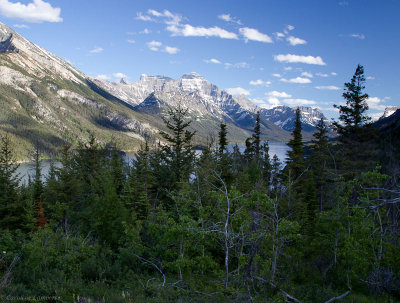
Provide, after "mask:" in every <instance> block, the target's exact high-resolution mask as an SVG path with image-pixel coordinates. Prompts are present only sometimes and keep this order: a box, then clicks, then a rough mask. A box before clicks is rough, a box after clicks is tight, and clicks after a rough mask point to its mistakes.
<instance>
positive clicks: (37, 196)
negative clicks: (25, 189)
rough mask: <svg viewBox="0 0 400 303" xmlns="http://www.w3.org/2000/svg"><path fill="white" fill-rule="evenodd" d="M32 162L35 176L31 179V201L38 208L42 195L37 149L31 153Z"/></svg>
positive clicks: (38, 152)
mask: <svg viewBox="0 0 400 303" xmlns="http://www.w3.org/2000/svg"><path fill="white" fill-rule="evenodd" d="M33 161H34V164H35V175H34V177H33V189H32V200H33V203H34V204H35V205H36V206H37V207H39V202H40V201H41V196H42V194H43V182H42V170H41V167H40V166H41V163H40V162H41V161H40V151H39V149H38V148H36V149H35V151H34V152H33Z"/></svg>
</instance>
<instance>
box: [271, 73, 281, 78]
mask: <svg viewBox="0 0 400 303" xmlns="http://www.w3.org/2000/svg"><path fill="white" fill-rule="evenodd" d="M272 76H274V77H276V78H280V77H282V75H281V74H272Z"/></svg>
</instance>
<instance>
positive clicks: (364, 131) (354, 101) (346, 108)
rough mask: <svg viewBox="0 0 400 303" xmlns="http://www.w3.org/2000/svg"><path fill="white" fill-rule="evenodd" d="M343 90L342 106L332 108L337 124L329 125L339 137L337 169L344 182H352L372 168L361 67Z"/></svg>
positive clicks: (372, 140) (371, 130) (373, 135)
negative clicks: (336, 114) (337, 112)
mask: <svg viewBox="0 0 400 303" xmlns="http://www.w3.org/2000/svg"><path fill="white" fill-rule="evenodd" d="M344 86H345V91H344V93H343V98H344V99H345V100H346V105H339V106H337V105H334V107H335V108H337V109H339V121H335V122H334V123H333V125H334V126H335V128H336V131H337V133H338V134H339V138H338V139H339V145H340V152H341V159H340V160H341V161H339V163H340V169H341V171H342V173H343V175H344V176H345V177H346V178H353V177H354V176H356V175H359V173H360V172H361V171H362V170H366V169H373V167H374V166H375V165H376V161H375V155H376V146H375V139H376V131H375V129H374V128H373V127H372V125H371V124H370V123H369V121H370V120H371V118H370V117H368V116H367V115H366V111H367V110H368V103H367V99H368V94H366V93H364V89H365V76H364V67H363V66H361V65H358V66H357V68H356V71H355V73H354V75H353V77H352V79H351V80H350V82H346V83H345V84H344Z"/></svg>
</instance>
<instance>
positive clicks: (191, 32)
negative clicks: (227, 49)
mask: <svg viewBox="0 0 400 303" xmlns="http://www.w3.org/2000/svg"><path fill="white" fill-rule="evenodd" d="M167 31H169V32H171V33H172V36H184V37H218V38H221V39H239V38H238V36H237V35H236V34H235V33H232V32H229V31H227V30H225V29H222V28H220V27H218V26H214V27H208V28H207V27H202V26H192V25H190V24H182V25H170V26H168V27H167Z"/></svg>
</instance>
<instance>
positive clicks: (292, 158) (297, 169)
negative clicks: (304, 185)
mask: <svg viewBox="0 0 400 303" xmlns="http://www.w3.org/2000/svg"><path fill="white" fill-rule="evenodd" d="M301 130H302V128H301V113H300V108H297V109H296V120H295V127H294V130H293V132H292V139H290V141H289V142H288V144H287V145H288V146H289V147H290V150H289V151H288V152H287V156H288V157H287V168H288V169H289V170H290V171H291V177H290V178H291V180H296V179H297V178H298V177H299V176H300V175H301V174H302V173H303V172H304V167H305V166H304V154H303V136H302V134H301Z"/></svg>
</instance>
